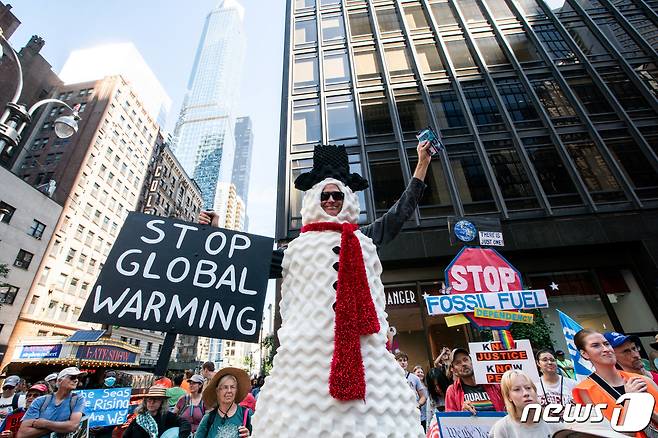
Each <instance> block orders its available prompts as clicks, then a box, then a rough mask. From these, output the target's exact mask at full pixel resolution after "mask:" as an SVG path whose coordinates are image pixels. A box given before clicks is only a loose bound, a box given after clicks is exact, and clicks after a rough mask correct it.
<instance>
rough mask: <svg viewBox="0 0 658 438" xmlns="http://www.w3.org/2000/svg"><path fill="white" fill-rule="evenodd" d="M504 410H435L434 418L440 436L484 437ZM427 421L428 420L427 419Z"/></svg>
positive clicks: (446, 437) (445, 437)
mask: <svg viewBox="0 0 658 438" xmlns="http://www.w3.org/2000/svg"><path fill="white" fill-rule="evenodd" d="M505 415H507V413H506V412H478V414H477V415H473V414H471V413H470V412H437V414H436V420H437V422H438V426H439V436H440V437H441V438H486V437H488V436H489V431H490V430H491V429H492V428H493V426H494V424H496V422H497V421H498V420H500V419H501V418H503V417H504V416H505ZM428 422H429V420H428Z"/></svg>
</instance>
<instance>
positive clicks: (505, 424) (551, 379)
mask: <svg viewBox="0 0 658 438" xmlns="http://www.w3.org/2000/svg"><path fill="white" fill-rule="evenodd" d="M656 338H657V342H655V343H652V344H651V346H652V348H654V349H656V350H658V336H657V337H656ZM574 343H575V345H576V348H577V349H578V350H579V352H580V355H581V357H582V358H584V359H585V360H587V361H589V362H590V363H591V365H592V368H593V369H594V372H593V373H591V375H590V376H588V377H586V378H584V379H581V381H580V382H578V381H577V380H576V374H575V367H574V363H573V361H571V360H570V359H568V358H566V355H565V353H564V352H563V351H559V350H558V351H552V350H550V349H541V350H539V351H537V352H536V353H535V361H536V365H537V369H538V372H539V375H540V378H539V380H537V381H533V380H532V379H531V378H530V377H529V376H528V375H527V374H525V373H524V372H522V371H519V370H508V371H506V372H505V373H504V374H503V376H502V380H501V382H500V384H477V383H476V381H475V376H474V372H473V363H472V360H471V355H470V353H469V351H468V350H466V349H463V348H453V349H450V348H448V347H444V348H443V349H442V350H441V352H440V354H439V355H438V356H437V358H436V360H435V361H434V364H433V365H434V366H433V367H432V368H430V369H429V370H428V371H427V373H425V372H424V370H423V368H422V367H421V366H416V367H414V368H413V371H412V372H409V371H407V368H408V357H407V355H406V354H405V353H403V352H398V353H396V359H397V361H398V363H399V364H400V366H401V367H402V368H403V369H404V370H405V372H406V375H407V380H408V382H409V386H410V387H411V388H412V389H413V390H414V391H415V393H416V394H417V397H416V400H417V402H418V409H419V410H420V412H419V419H420V421H421V423H422V424H423V425H424V426H425V425H426V426H427V437H428V438H438V437H439V436H440V434H439V425H438V421H437V416H436V415H435V414H436V413H438V412H461V411H464V412H469V413H471V414H472V415H478V414H479V413H481V412H487V411H488V412H494V411H497V412H505V413H507V415H506V416H505V417H503V418H502V419H500V420H499V421H498V422H496V424H495V426H494V427H493V428H492V430H491V431H490V437H492V438H516V437H530V436H532V437H552V436H553V434H554V433H555V432H557V431H559V430H563V429H570V430H573V431H579V430H581V431H582V430H587V432H588V433H589V434H590V435H589V436H604V437H623V436H625V435H621V434H619V433H617V432H615V431H613V429H612V427H611V425H610V420H611V419H612V418H613V411H614V408H615V406H616V400H617V399H618V398H619V397H620V396H621V395H622V394H626V393H634V392H647V393H649V394H651V395H652V396H653V397H654V400H658V372H657V371H656V366H657V365H658V363H657V362H658V355H652V356H649V358H650V359H652V361H651V362H650V361H649V360H647V359H643V358H642V357H641V354H640V353H641V345H640V340H639V338H637V337H634V336H626V335H624V334H621V333H617V332H608V333H599V332H596V331H594V330H587V329H585V330H581V331H580V332H578V333H577V334H576V336H575V338H574ZM654 356H656V357H654ZM412 375H415V377H411V376H412ZM531 403H534V404H538V405H541V406H542V407H546V406H548V405H549V404H551V405H554V404H560V405H563V406H565V408H566V407H568V406H569V405H574V404H588V403H591V404H599V403H603V404H606V406H608V408H606V409H605V410H603V416H604V417H605V419H604V420H603V421H602V422H600V423H585V424H584V425H579V424H575V423H573V424H571V423H570V424H565V423H563V422H557V423H547V422H544V421H543V420H541V418H542V417H541V416H540V420H539V421H538V422H534V421H533V422H531V421H525V422H522V421H521V413H522V412H523V409H524V407H525V406H526V405H528V404H531ZM622 418H623V415H622ZM626 436H627V435H626ZM634 436H635V437H636V438H647V437H648V438H652V437H658V402H657V403H656V404H655V405H654V414H653V416H652V418H651V421H650V422H649V424H648V425H647V427H646V428H645V429H644V430H643V431H639V432H637V433H635V434H634Z"/></svg>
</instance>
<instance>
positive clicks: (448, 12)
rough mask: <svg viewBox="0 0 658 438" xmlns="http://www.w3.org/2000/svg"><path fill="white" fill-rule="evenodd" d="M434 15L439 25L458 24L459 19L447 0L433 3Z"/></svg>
mask: <svg viewBox="0 0 658 438" xmlns="http://www.w3.org/2000/svg"><path fill="white" fill-rule="evenodd" d="M431 8H432V15H433V16H434V19H435V20H436V22H437V24H438V25H439V26H450V25H456V24H457V19H456V18H455V14H454V12H453V11H452V8H451V7H450V4H449V2H448V1H447V0H443V1H438V2H436V3H433V4H432V5H431Z"/></svg>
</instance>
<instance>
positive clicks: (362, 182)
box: [295, 144, 368, 192]
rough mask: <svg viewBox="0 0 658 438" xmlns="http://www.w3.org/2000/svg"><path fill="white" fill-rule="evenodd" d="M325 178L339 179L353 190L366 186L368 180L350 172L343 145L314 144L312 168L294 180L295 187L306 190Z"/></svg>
mask: <svg viewBox="0 0 658 438" xmlns="http://www.w3.org/2000/svg"><path fill="white" fill-rule="evenodd" d="M325 178H334V179H337V180H338V181H341V182H342V183H343V184H345V185H346V186H348V187H349V188H350V189H352V190H353V191H355V192H356V191H359V190H363V189H366V188H367V187H368V181H367V180H366V179H365V178H363V177H362V176H361V175H359V174H358V173H350V164H349V162H348V160H347V151H346V150H345V146H335V145H320V144H319V145H316V146H315V149H314V150H313V169H312V170H311V171H310V172H306V173H302V174H301V175H299V176H298V177H297V179H296V180H295V187H296V188H298V189H299V190H302V191H306V190H308V189H310V188H311V187H313V186H314V185H315V184H317V183H319V182H320V181H322V180H323V179H325Z"/></svg>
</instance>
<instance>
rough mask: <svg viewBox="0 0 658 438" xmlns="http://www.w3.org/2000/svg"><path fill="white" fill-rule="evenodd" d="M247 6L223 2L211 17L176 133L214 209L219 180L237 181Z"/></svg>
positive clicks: (178, 150)
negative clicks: (234, 177)
mask: <svg viewBox="0 0 658 438" xmlns="http://www.w3.org/2000/svg"><path fill="white" fill-rule="evenodd" d="M243 20H244V8H243V7H242V6H241V5H240V4H239V3H238V2H237V0H221V1H220V2H219V4H218V6H217V7H216V8H215V9H213V10H212V11H211V12H210V13H209V14H208V16H207V17H206V22H205V25H204V28H203V32H202V34H201V40H200V41H199V47H198V49H197V52H196V56H195V59H194V65H193V67H192V73H191V74H190V80H189V83H188V86H187V88H188V91H187V94H186V96H185V100H184V101H183V106H182V108H181V112H180V116H179V119H178V122H177V123H176V128H175V131H174V137H175V140H174V146H173V147H172V149H173V151H174V153H175V155H176V157H177V158H178V160H179V161H180V163H181V164H182V166H183V168H184V169H185V171H186V172H187V174H188V175H190V176H191V177H192V178H193V179H194V180H195V181H196V182H197V184H198V185H199V187H200V188H201V193H202V194H203V200H204V207H205V208H214V205H213V202H214V199H215V190H216V187H217V183H218V182H231V172H232V169H233V156H234V153H235V139H234V134H233V126H234V124H235V114H234V111H235V109H236V105H237V99H238V91H239V89H240V79H241V72H242V65H243V60H244V52H245V36H244V29H243Z"/></svg>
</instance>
